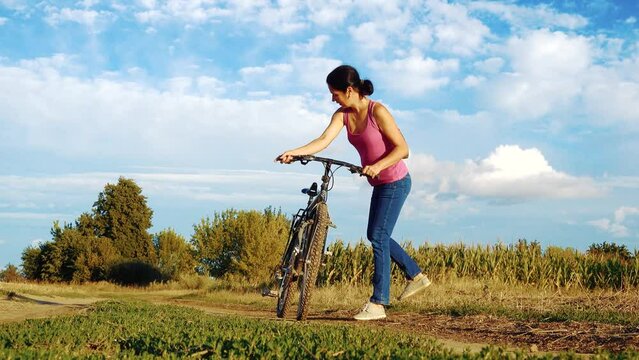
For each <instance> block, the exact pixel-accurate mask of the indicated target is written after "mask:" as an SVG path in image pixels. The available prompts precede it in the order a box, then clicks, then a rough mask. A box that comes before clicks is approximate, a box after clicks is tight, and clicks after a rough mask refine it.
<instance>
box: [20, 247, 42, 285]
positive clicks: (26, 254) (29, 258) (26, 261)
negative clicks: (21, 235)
mask: <svg viewBox="0 0 639 360" xmlns="http://www.w3.org/2000/svg"><path fill="white" fill-rule="evenodd" d="M40 253H41V250H40V247H32V246H29V247H27V248H26V249H24V251H22V257H21V259H22V272H23V273H24V277H26V278H27V279H29V280H37V279H40V269H41V268H42V264H41V263H40V260H41V257H40Z"/></svg>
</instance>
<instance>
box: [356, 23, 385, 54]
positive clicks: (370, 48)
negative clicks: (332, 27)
mask: <svg viewBox="0 0 639 360" xmlns="http://www.w3.org/2000/svg"><path fill="white" fill-rule="evenodd" d="M348 32H349V34H350V35H351V37H352V38H353V42H354V43H355V45H356V46H357V47H358V48H360V49H361V50H362V51H365V52H366V53H370V54H374V53H378V52H381V51H384V49H386V33H385V32H384V31H382V29H380V28H379V26H378V25H377V24H376V23H374V22H365V23H363V24H360V25H358V26H350V27H349V28H348Z"/></svg>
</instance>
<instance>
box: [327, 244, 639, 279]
mask: <svg viewBox="0 0 639 360" xmlns="http://www.w3.org/2000/svg"><path fill="white" fill-rule="evenodd" d="M404 248H405V249H406V251H407V252H408V254H410V255H411V256H413V258H414V259H415V260H416V261H417V263H418V264H419V265H420V266H421V267H422V269H423V270H424V272H425V273H426V274H427V275H428V276H429V277H431V278H433V279H435V280H439V281H441V280H444V279H447V278H450V277H457V278H471V279H485V280H497V281H501V282H503V283H505V284H513V285H515V284H518V285H534V286H537V287H539V288H542V289H549V288H554V289H559V288H565V289H569V288H578V289H613V290H623V289H632V288H637V287H638V285H639V253H638V252H637V251H636V250H635V252H634V254H620V253H615V252H601V251H588V252H580V251H577V250H574V249H570V248H566V249H564V248H557V247H548V248H547V249H545V250H544V249H542V248H541V246H540V245H539V243H537V242H534V241H533V242H528V241H526V240H519V241H518V242H517V243H516V244H511V245H504V244H501V243H498V244H495V245H483V246H482V245H465V244H452V245H430V244H423V245H420V246H419V247H417V248H415V247H414V246H413V245H412V244H410V243H406V244H404ZM327 251H328V252H329V253H330V254H331V255H330V256H327V258H326V265H325V267H324V268H323V269H322V272H321V273H320V277H319V279H320V284H322V285H334V284H349V285H363V284H369V283H370V281H371V276H372V273H373V259H372V258H373V254H372V250H371V248H370V246H369V245H368V244H365V243H364V242H363V241H360V242H358V243H356V244H344V243H343V242H342V241H337V242H335V243H332V244H330V245H329V246H328V248H327ZM392 277H393V280H394V281H400V280H402V279H403V277H404V276H403V274H402V272H401V271H400V270H399V268H397V267H395V266H393V272H392Z"/></svg>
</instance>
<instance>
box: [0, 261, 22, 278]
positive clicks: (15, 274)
mask: <svg viewBox="0 0 639 360" xmlns="http://www.w3.org/2000/svg"><path fill="white" fill-rule="evenodd" d="M23 280H24V277H22V275H21V274H20V272H19V271H18V268H17V267H16V266H15V265H13V264H9V265H7V266H6V267H5V268H4V270H0V281H4V282H18V281H23Z"/></svg>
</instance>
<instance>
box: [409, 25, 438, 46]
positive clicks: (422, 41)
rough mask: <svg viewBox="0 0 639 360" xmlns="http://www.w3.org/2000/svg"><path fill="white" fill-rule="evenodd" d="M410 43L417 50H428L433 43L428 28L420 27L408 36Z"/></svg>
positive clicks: (430, 31)
mask: <svg viewBox="0 0 639 360" xmlns="http://www.w3.org/2000/svg"><path fill="white" fill-rule="evenodd" d="M410 42H411V44H412V45H413V46H414V47H416V48H418V49H421V50H425V49H428V47H429V46H430V45H431V44H432V42H433V32H432V30H431V29H430V27H428V26H426V25H420V26H418V27H417V28H416V29H415V31H414V32H412V33H411V34H410Z"/></svg>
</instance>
